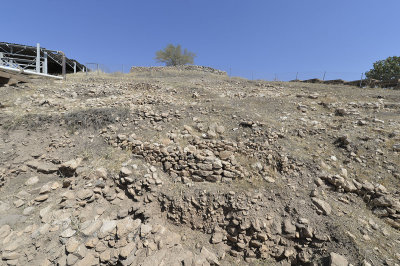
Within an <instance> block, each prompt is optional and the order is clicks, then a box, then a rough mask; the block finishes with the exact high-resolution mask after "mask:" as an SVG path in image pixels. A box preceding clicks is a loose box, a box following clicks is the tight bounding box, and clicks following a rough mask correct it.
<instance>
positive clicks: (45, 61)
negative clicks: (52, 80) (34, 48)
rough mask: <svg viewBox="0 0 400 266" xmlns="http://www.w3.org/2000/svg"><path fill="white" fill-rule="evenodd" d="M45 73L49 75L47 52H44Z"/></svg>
mask: <svg viewBox="0 0 400 266" xmlns="http://www.w3.org/2000/svg"><path fill="white" fill-rule="evenodd" d="M43 57H44V61H43V73H45V74H48V67H47V52H43Z"/></svg>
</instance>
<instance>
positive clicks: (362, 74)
mask: <svg viewBox="0 0 400 266" xmlns="http://www.w3.org/2000/svg"><path fill="white" fill-rule="evenodd" d="M363 76H364V72H363V73H361V79H360V88H362V81H363Z"/></svg>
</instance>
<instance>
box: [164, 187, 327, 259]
mask: <svg viewBox="0 0 400 266" xmlns="http://www.w3.org/2000/svg"><path fill="white" fill-rule="evenodd" d="M160 202H161V206H162V209H164V210H166V211H167V212H168V213H167V217H168V218H169V219H170V220H171V221H172V222H174V223H176V224H182V223H183V224H187V225H189V226H191V228H192V229H196V230H201V231H203V232H205V233H211V234H212V237H211V239H210V242H211V243H214V244H218V243H225V244H227V245H229V246H230V247H231V250H230V254H231V255H232V256H234V257H241V256H242V257H244V258H246V260H247V261H249V262H250V261H252V260H254V259H256V258H263V259H271V258H274V259H276V260H286V261H287V262H289V263H291V264H292V265H293V264H296V265H298V264H302V263H310V262H311V261H312V260H313V257H314V255H313V254H314V252H315V250H317V249H319V248H321V247H323V246H324V243H325V242H327V241H330V237H329V236H328V235H326V234H324V233H322V232H320V231H319V230H316V229H314V228H312V226H311V225H310V221H309V220H308V219H306V218H305V217H299V218H297V219H295V218H291V217H290V216H287V217H281V216H280V215H278V214H276V213H274V212H272V211H271V212H268V213H265V209H264V208H262V207H260V206H263V205H264V204H265V196H264V195H263V194H262V193H259V194H258V195H247V194H244V193H243V194H242V193H235V192H233V191H230V192H226V193H219V194H216V193H206V192H205V191H197V192H195V193H193V194H190V195H184V196H183V197H176V196H173V195H167V194H163V195H162V197H160ZM311 247H312V248H311Z"/></svg>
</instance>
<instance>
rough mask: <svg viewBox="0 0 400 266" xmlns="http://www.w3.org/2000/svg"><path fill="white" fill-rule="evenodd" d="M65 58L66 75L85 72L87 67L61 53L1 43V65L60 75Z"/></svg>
mask: <svg viewBox="0 0 400 266" xmlns="http://www.w3.org/2000/svg"><path fill="white" fill-rule="evenodd" d="M63 58H65V73H76V71H85V69H86V67H85V66H84V65H83V64H81V63H79V62H78V61H76V60H73V59H69V58H67V57H65V55H64V53H63V52H61V51H55V50H49V49H46V48H43V47H40V45H39V44H37V46H29V45H23V44H15V43H7V42H0V65H2V66H5V67H12V68H15V69H20V70H28V71H32V72H33V71H35V72H37V73H44V74H51V75H57V74H58V75H59V74H65V73H63V67H62V65H63Z"/></svg>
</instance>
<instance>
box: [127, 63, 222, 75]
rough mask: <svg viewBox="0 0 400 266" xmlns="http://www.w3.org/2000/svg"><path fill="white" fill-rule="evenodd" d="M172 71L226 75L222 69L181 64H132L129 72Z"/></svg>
mask: <svg viewBox="0 0 400 266" xmlns="http://www.w3.org/2000/svg"><path fill="white" fill-rule="evenodd" d="M174 71H201V72H207V73H212V74H217V75H224V76H226V75H227V73H226V72H225V71H222V70H218V69H215V68H212V67H207V66H195V65H181V66H152V67H142V66H133V67H131V71H130V72H131V73H147V72H152V73H154V72H174Z"/></svg>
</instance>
